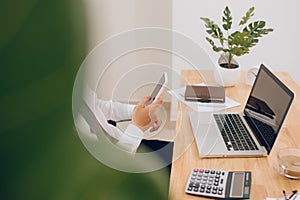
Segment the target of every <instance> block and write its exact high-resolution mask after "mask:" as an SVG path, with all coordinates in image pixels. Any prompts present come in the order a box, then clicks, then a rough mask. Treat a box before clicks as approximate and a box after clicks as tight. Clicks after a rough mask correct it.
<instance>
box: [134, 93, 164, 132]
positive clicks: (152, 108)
mask: <svg viewBox="0 0 300 200" xmlns="http://www.w3.org/2000/svg"><path fill="white" fill-rule="evenodd" d="M150 99H151V97H150V96H149V97H145V98H144V99H143V100H142V101H141V102H140V103H139V104H137V105H136V107H135V109H134V111H133V115H132V124H134V125H136V126H137V127H139V128H140V129H141V130H142V131H145V130H147V129H148V128H149V127H151V126H152V128H151V129H150V131H155V130H157V129H158V128H159V126H160V125H161V120H160V118H159V110H160V107H161V105H162V103H163V99H162V97H161V96H160V97H159V98H158V99H157V100H156V101H155V102H153V103H152V104H150V105H148V106H146V103H147V102H148V101H149V100H150Z"/></svg>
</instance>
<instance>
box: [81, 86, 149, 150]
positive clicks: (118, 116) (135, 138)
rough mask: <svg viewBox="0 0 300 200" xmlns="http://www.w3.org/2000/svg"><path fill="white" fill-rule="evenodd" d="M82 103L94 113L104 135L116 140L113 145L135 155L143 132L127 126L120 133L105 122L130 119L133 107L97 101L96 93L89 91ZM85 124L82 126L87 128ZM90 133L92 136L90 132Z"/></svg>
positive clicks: (135, 127) (130, 125)
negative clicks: (104, 132)
mask: <svg viewBox="0 0 300 200" xmlns="http://www.w3.org/2000/svg"><path fill="white" fill-rule="evenodd" d="M84 101H85V102H86V104H87V105H88V106H89V108H90V109H91V110H92V112H93V113H94V115H95V117H96V118H97V120H98V122H99V123H100V125H101V127H102V128H103V129H104V130H105V131H106V134H108V135H109V136H110V137H112V138H113V139H115V140H116V143H115V144H116V145H118V146H119V147H120V148H122V149H124V150H126V151H128V152H130V153H135V152H136V150H137V148H138V147H139V145H140V143H141V140H142V138H143V135H144V133H143V131H142V130H141V129H140V128H138V127H137V126H135V125H133V124H129V125H128V127H127V128H126V130H125V131H124V132H122V131H121V130H120V129H119V128H117V127H115V126H112V125H110V124H109V123H108V122H107V120H114V121H120V120H125V119H131V118H132V113H133V110H134V107H135V105H130V104H123V103H119V102H113V101H104V100H101V99H98V98H97V96H96V93H95V92H93V91H91V90H87V93H86V94H85V95H84ZM86 123H87V124H86V125H84V126H88V122H86ZM90 133H91V134H94V133H92V131H91V132H90ZM97 134H98V133H97Z"/></svg>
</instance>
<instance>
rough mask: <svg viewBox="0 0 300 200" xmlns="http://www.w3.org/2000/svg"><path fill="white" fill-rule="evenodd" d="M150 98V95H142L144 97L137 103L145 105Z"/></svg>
mask: <svg viewBox="0 0 300 200" xmlns="http://www.w3.org/2000/svg"><path fill="white" fill-rule="evenodd" d="M150 99H151V96H147V97H144V99H143V100H142V101H141V102H140V103H139V105H140V106H142V107H145V106H146V103H147V102H148V101H149V100H150Z"/></svg>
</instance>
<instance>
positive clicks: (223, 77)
mask: <svg viewBox="0 0 300 200" xmlns="http://www.w3.org/2000/svg"><path fill="white" fill-rule="evenodd" d="M225 62H226V58H225V59H224V55H222V56H221V57H220V59H219V60H218V64H217V66H216V68H215V70H214V78H215V81H216V82H217V83H218V84H219V85H221V86H224V87H232V86H234V85H236V84H237V82H238V81H239V80H240V77H241V69H240V67H239V66H238V63H237V62H236V61H235V60H233V61H232V63H233V64H235V65H237V66H238V67H237V68H224V67H221V66H220V64H222V63H225Z"/></svg>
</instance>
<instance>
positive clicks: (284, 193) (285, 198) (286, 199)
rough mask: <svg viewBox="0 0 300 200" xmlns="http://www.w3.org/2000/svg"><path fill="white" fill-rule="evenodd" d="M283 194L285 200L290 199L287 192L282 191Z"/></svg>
mask: <svg viewBox="0 0 300 200" xmlns="http://www.w3.org/2000/svg"><path fill="white" fill-rule="evenodd" d="M282 192H283V195H284V199H285V200H288V198H287V197H286V193H285V190H282Z"/></svg>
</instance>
